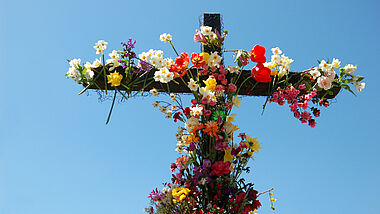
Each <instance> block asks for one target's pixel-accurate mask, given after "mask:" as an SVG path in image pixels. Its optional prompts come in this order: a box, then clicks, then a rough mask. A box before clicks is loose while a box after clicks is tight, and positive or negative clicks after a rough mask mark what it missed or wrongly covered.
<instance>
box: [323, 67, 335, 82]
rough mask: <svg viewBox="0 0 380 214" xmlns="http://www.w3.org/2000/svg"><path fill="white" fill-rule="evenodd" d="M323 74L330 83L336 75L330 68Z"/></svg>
mask: <svg viewBox="0 0 380 214" xmlns="http://www.w3.org/2000/svg"><path fill="white" fill-rule="evenodd" d="M324 74H325V77H327V78H329V79H330V80H331V82H332V81H334V78H335V74H336V73H335V71H334V69H333V68H332V67H331V68H330V70H326V71H325V73H324Z"/></svg>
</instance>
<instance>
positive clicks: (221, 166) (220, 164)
mask: <svg viewBox="0 0 380 214" xmlns="http://www.w3.org/2000/svg"><path fill="white" fill-rule="evenodd" d="M211 169H212V174H213V175H216V176H222V175H224V174H228V173H230V162H229V161H227V162H224V161H216V162H215V163H214V164H213V165H212V166H211Z"/></svg>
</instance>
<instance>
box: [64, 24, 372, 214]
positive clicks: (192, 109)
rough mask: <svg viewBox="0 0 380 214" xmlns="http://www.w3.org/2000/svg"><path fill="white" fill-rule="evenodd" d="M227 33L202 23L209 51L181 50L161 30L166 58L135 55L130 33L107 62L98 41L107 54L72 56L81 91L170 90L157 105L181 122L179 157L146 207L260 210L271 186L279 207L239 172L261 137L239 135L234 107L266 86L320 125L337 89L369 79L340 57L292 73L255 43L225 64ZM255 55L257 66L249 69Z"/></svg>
mask: <svg viewBox="0 0 380 214" xmlns="http://www.w3.org/2000/svg"><path fill="white" fill-rule="evenodd" d="M227 34H228V32H227V31H224V33H223V34H222V35H221V34H220V32H218V31H217V30H213V29H212V28H211V27H209V26H202V27H200V29H199V30H196V33H195V35H194V41H195V42H200V43H202V44H203V45H205V46H206V47H208V48H209V49H210V50H211V51H209V52H201V53H187V52H181V54H178V52H177V50H176V49H175V47H174V44H173V43H172V41H173V37H172V36H171V35H170V34H167V33H164V34H162V35H160V40H161V41H163V42H166V43H168V44H170V45H171V47H172V48H173V49H174V51H175V53H176V54H177V56H176V58H175V60H172V59H171V58H164V53H163V51H161V50H153V49H150V50H149V51H147V52H143V53H141V54H138V55H137V54H136V53H135V52H134V51H133V49H134V46H135V43H136V41H133V40H132V39H129V40H128V42H127V43H122V46H123V49H122V50H120V51H117V50H114V51H112V52H111V53H110V54H109V57H110V58H109V59H107V60H106V59H105V53H104V52H105V50H106V47H107V45H108V43H107V42H105V41H103V40H100V41H98V42H97V43H96V44H95V46H94V48H95V49H96V53H97V54H102V58H101V59H96V60H95V61H94V62H93V63H90V62H87V63H86V64H85V65H84V66H82V65H81V60H80V59H73V60H71V61H69V64H70V68H69V71H68V72H67V74H66V76H67V77H69V78H72V79H73V80H74V81H76V82H78V83H80V84H83V85H85V86H86V87H85V89H84V90H83V91H85V90H86V89H87V88H88V87H90V86H96V87H97V88H99V89H100V90H101V91H102V92H104V93H107V89H109V90H115V95H114V99H113V102H115V98H116V94H120V95H121V96H122V97H123V99H128V98H129V97H130V95H131V97H133V96H136V95H138V94H141V93H144V91H150V93H151V94H152V95H153V96H155V97H157V96H159V94H165V93H166V94H168V95H169V97H170V100H169V101H156V102H154V103H153V106H154V107H155V108H157V109H159V111H160V112H162V113H163V114H164V117H165V118H168V119H173V120H174V122H176V123H178V124H180V125H179V127H178V130H177V133H176V140H177V144H176V149H175V150H176V151H177V152H178V153H179V155H180V157H178V158H177V159H176V161H175V162H174V163H171V164H170V171H171V172H172V173H173V174H172V178H171V180H170V182H169V183H165V184H164V187H163V189H162V190H159V189H157V188H156V189H154V190H153V191H152V192H151V193H150V194H149V198H150V200H151V206H150V207H149V208H147V209H146V210H145V211H146V212H147V213H161V214H171V213H192V214H200V213H202V214H203V213H204V214H206V213H231V214H237V213H243V214H248V213H257V209H258V208H260V207H261V203H260V201H259V196H260V195H262V194H263V193H267V192H269V197H270V202H271V206H272V208H273V202H275V201H276V199H275V198H273V193H272V192H271V191H272V190H273V189H271V190H268V191H265V192H263V193H258V191H257V190H255V189H254V187H253V184H252V183H246V182H245V180H244V179H243V178H240V176H241V174H242V173H243V172H247V173H248V172H249V171H250V169H249V167H247V164H248V162H249V160H254V159H255V157H256V154H257V153H258V152H259V150H260V149H261V145H262V144H261V143H259V141H258V140H257V138H256V137H251V136H250V135H248V134H245V133H244V132H240V133H237V131H238V130H239V129H240V128H239V127H238V125H237V124H235V117H236V115H237V114H236V113H232V110H233V108H234V107H237V108H239V106H240V104H241V100H240V97H239V95H241V94H244V93H246V94H244V95H247V94H248V95H251V93H254V92H255V90H256V86H257V85H261V86H266V87H267V90H266V91H268V94H267V96H268V97H267V101H269V102H274V103H278V104H279V105H284V104H285V103H287V104H288V105H289V107H290V110H291V112H292V113H293V115H294V117H295V118H297V119H299V120H300V121H301V123H307V124H309V126H311V127H315V125H316V121H315V118H316V117H319V115H320V110H319V109H318V108H319V107H320V106H325V107H327V106H328V105H329V101H328V99H330V98H332V97H334V96H335V95H336V90H338V91H339V90H340V88H344V89H346V90H349V91H350V92H352V93H354V92H353V91H352V90H351V88H350V86H349V84H351V85H353V86H354V87H355V88H356V90H357V91H358V92H360V91H362V89H363V88H364V87H365V83H362V80H363V79H364V77H362V76H358V75H354V74H353V72H354V71H355V70H356V67H357V66H354V65H351V64H348V65H346V66H345V67H343V68H340V70H339V71H340V73H339V74H337V72H336V71H335V70H334V69H338V68H339V67H340V64H341V62H340V61H339V60H338V59H335V58H334V59H333V61H332V62H331V63H330V62H329V61H325V60H322V61H321V62H319V66H318V67H312V68H311V69H308V70H306V71H303V72H301V73H294V72H291V71H290V68H291V67H290V65H291V63H293V60H292V59H290V58H289V57H287V56H286V55H284V54H283V53H282V50H281V49H280V48H279V47H275V48H272V49H271V51H272V56H271V61H269V62H267V58H266V56H265V54H266V49H265V48H264V47H263V46H260V45H254V46H253V47H252V48H251V50H250V51H246V50H235V51H233V52H234V57H235V61H234V62H235V63H236V64H235V65H228V66H225V65H223V63H222V62H223V58H222V56H221V51H222V46H223V42H224V39H225V37H226V35H227ZM225 52H228V51H225ZM250 61H252V62H254V63H256V64H255V65H254V66H252V68H251V69H249V70H244V69H243V68H244V67H245V66H248V64H249V63H250ZM169 83H170V84H169ZM152 85H154V87H153V86H152ZM172 86H176V87H182V88H180V89H181V90H180V91H185V92H188V93H191V94H192V95H193V97H192V99H191V101H190V102H189V103H184V102H182V99H181V96H180V94H178V93H175V90H174V92H173V91H171V87H172ZM103 89H105V90H103ZM121 90H123V92H121ZM124 91H125V92H124ZM132 91H135V93H134V94H131V93H132ZM243 92H244V93H243ZM81 93H82V92H81ZM113 104H114V103H113ZM113 104H112V106H111V110H110V113H109V114H111V112H112V107H113V106H114V105H113ZM107 122H108V121H107Z"/></svg>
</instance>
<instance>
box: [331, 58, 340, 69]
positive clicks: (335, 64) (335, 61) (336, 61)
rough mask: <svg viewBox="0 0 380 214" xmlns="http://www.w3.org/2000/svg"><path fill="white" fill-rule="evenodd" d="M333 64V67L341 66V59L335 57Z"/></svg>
mask: <svg viewBox="0 0 380 214" xmlns="http://www.w3.org/2000/svg"><path fill="white" fill-rule="evenodd" d="M331 65H332V67H333V68H339V66H340V61H339V59H335V58H334V59H333V61H332V63H331Z"/></svg>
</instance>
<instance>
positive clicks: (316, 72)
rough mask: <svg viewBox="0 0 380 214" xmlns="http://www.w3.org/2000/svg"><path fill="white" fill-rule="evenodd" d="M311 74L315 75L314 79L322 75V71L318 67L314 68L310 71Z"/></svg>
mask: <svg viewBox="0 0 380 214" xmlns="http://www.w3.org/2000/svg"><path fill="white" fill-rule="evenodd" d="M310 75H311V76H312V77H313V79H317V77H320V76H321V72H319V70H318V68H314V69H313V70H311V71H310Z"/></svg>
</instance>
